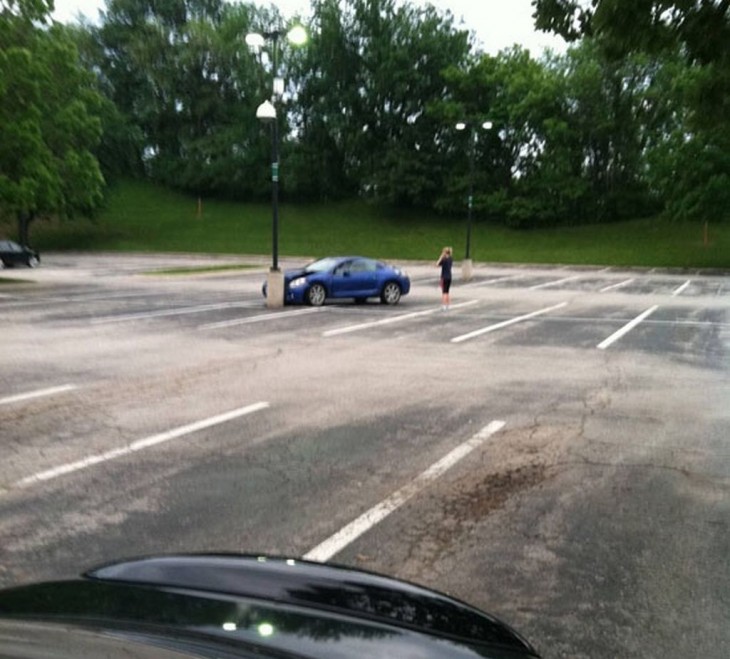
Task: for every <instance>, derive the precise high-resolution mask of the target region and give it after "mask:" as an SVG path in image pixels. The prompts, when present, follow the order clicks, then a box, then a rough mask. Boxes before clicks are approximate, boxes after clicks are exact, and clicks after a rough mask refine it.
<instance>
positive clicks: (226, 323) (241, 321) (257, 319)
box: [198, 307, 326, 330]
mask: <svg viewBox="0 0 730 659" xmlns="http://www.w3.org/2000/svg"><path fill="white" fill-rule="evenodd" d="M320 311H326V309H325V308H322V307H315V308H313V309H297V310H296V311H279V312H269V313H262V314H259V315H258V316H250V317H249V318H234V319H233V320H221V321H220V322H217V323H208V324H206V325H199V326H198V329H200V330H208V329H222V328H224V327H235V326H236V325H250V324H252V323H261V322H264V321H267V320H277V319H279V318H288V317H289V316H303V315H305V314H310V313H318V312H320Z"/></svg>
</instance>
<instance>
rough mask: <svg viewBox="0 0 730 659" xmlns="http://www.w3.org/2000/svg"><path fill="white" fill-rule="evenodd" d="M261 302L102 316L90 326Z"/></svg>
mask: <svg viewBox="0 0 730 659" xmlns="http://www.w3.org/2000/svg"><path fill="white" fill-rule="evenodd" d="M260 306H261V302H254V301H251V302H221V303H219V304H202V305H200V306H197V307H178V308H176V309H161V310H159V311H141V312H139V313H129V314H124V315H122V316H102V317H101V318H92V319H91V324H92V325H102V324H104V323H123V322H126V321H130V320H146V319H147V318H162V317H165V316H184V315H186V314H192V313H205V312H206V311H218V310H219V309H243V308H247V307H260Z"/></svg>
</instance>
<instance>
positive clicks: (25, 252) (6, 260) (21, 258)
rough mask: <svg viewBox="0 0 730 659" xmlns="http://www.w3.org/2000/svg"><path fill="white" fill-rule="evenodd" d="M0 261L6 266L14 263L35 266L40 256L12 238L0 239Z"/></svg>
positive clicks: (12, 265)
mask: <svg viewBox="0 0 730 659" xmlns="http://www.w3.org/2000/svg"><path fill="white" fill-rule="evenodd" d="M0 261H2V263H3V265H4V266H5V267H6V268H12V267H14V266H16V265H27V266H28V267H29V268H35V267H36V266H37V265H38V264H39V263H40V262H41V257H40V255H39V254H38V252H36V251H35V250H34V249H31V248H30V247H27V246H26V245H18V243H15V242H13V241H12V240H0Z"/></svg>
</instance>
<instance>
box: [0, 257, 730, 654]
mask: <svg viewBox="0 0 730 659" xmlns="http://www.w3.org/2000/svg"><path fill="white" fill-rule="evenodd" d="M235 262H240V263H246V264H249V265H252V266H255V267H252V268H247V269H241V270H231V271H211V272H201V273H183V274H174V275H173V274H164V273H163V272H161V271H162V270H163V269H167V268H173V267H176V266H196V265H200V266H203V265H207V264H222V263H235ZM299 263H300V262H296V264H299ZM294 264H295V263H294V262H292V263H291V265H294ZM284 265H285V266H288V265H290V264H288V263H285V264H284ZM400 265H405V266H406V269H407V270H408V272H409V274H410V275H411V280H412V290H411V293H410V294H409V295H408V296H406V297H404V298H403V300H402V301H401V303H400V304H399V305H397V306H395V307H388V306H385V305H381V304H378V303H376V302H374V301H373V302H370V303H368V304H365V305H356V304H352V303H349V302H343V303H337V304H328V305H326V306H324V307H322V308H311V307H285V308H284V309H281V310H269V309H267V308H266V307H265V305H264V302H263V298H262V297H261V292H260V288H261V283H262V281H263V278H264V277H265V272H266V267H267V263H266V262H265V261H264V260H257V259H245V258H240V257H236V258H224V257H215V258H214V257H194V258H193V257H188V256H183V255H127V256H121V255H119V256H109V255H95V256H92V255H48V256H46V255H44V256H43V267H42V268H39V269H38V270H33V271H29V270H24V269H23V270H20V269H13V270H7V271H3V272H2V276H3V277H4V278H7V279H14V280H17V282H16V283H9V284H5V285H3V286H1V287H0V331H1V332H2V343H1V344H0V366H1V368H2V370H1V375H0V445H1V446H2V451H3V456H4V457H3V460H2V461H0V538H2V542H0V585H10V584H14V583H20V582H25V581H29V580H35V579H41V578H48V577H55V576H59V575H60V576H63V575H71V574H75V573H78V572H80V571H81V570H83V569H85V568H88V567H90V566H92V565H95V564H97V563H99V562H104V561H108V560H111V559H115V558H120V557H123V556H130V555H140V554H148V553H152V552H172V551H209V550H215V551H236V552H247V553H259V552H266V553H275V554H283V555H287V556H296V557H302V556H303V557H307V558H310V559H312V560H332V561H334V562H338V563H344V564H347V565H356V566H359V567H362V568H365V569H369V570H375V571H378V572H384V573H387V574H390V575H393V576H397V577H400V578H405V579H408V580H412V581H416V582H418V583H421V584H424V585H427V586H430V587H432V588H436V589H437V590H441V591H444V592H447V593H449V594H451V595H454V596H456V597H458V598H460V599H463V600H465V601H467V602H469V603H472V604H474V605H476V606H479V607H480V608H484V609H486V610H487V611H489V612H491V613H493V614H495V615H497V616H498V617H500V618H503V619H505V620H506V621H507V622H509V623H510V624H512V625H514V626H515V627H516V628H517V629H518V630H520V631H521V632H522V633H524V635H525V636H527V637H528V638H529V639H530V640H531V641H532V642H533V643H534V644H535V645H536V646H537V647H538V649H539V650H540V651H541V652H542V653H543V655H544V656H545V657H592V658H595V657H606V658H609V657H611V658H613V657H686V656H702V657H717V658H718V659H719V658H720V657H727V656H730V626H728V625H727V620H728V619H730V599H729V598H728V593H730V569H728V567H729V566H728V556H730V533H729V531H728V522H730V496H729V495H730V452H729V451H728V437H730V432H728V431H729V430H730V380H729V378H728V375H729V373H730V360H729V359H728V355H729V354H730V285H729V284H728V282H729V281H730V278H728V277H727V276H725V275H723V274H722V273H711V274H706V273H698V272H682V273H679V272H670V271H658V270H657V271H650V270H638V269H636V270H630V269H627V270H621V269H617V268H598V267H596V268H588V267H585V268H577V267H573V268H571V267H556V266H553V267H539V266H519V265H499V264H476V267H475V277H474V278H473V279H472V280H471V281H470V282H468V283H463V282H460V281H459V280H458V276H457V279H456V280H455V282H454V286H453V289H452V306H451V308H450V309H449V310H448V311H442V310H441V308H440V293H439V290H438V286H437V285H438V269H437V268H436V267H435V266H434V265H433V264H429V263H410V264H400Z"/></svg>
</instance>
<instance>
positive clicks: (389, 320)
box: [322, 300, 479, 336]
mask: <svg viewBox="0 0 730 659" xmlns="http://www.w3.org/2000/svg"><path fill="white" fill-rule="evenodd" d="M477 302H479V300H469V301H468V302H460V303H459V304H452V305H451V309H450V311H453V310H454V309H461V308H463V307H468V306H471V305H472V304H477ZM439 311H441V308H440V307H436V308H434V309H426V310H425V311H414V312H412V313H405V314H401V315H400V316H391V317H390V318H382V319H380V320H373V321H370V322H367V323H359V324H357V325H348V326H347V327H339V328H337V329H333V330H327V331H326V332H322V336H337V335H338V334H348V333H349V332H358V331H359V330H363V329H369V328H371V327H378V326H379V325H389V324H391V323H397V322H399V321H401V320H409V319H410V318H418V317H419V316H427V315H430V314H432V313H436V312H439Z"/></svg>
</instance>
